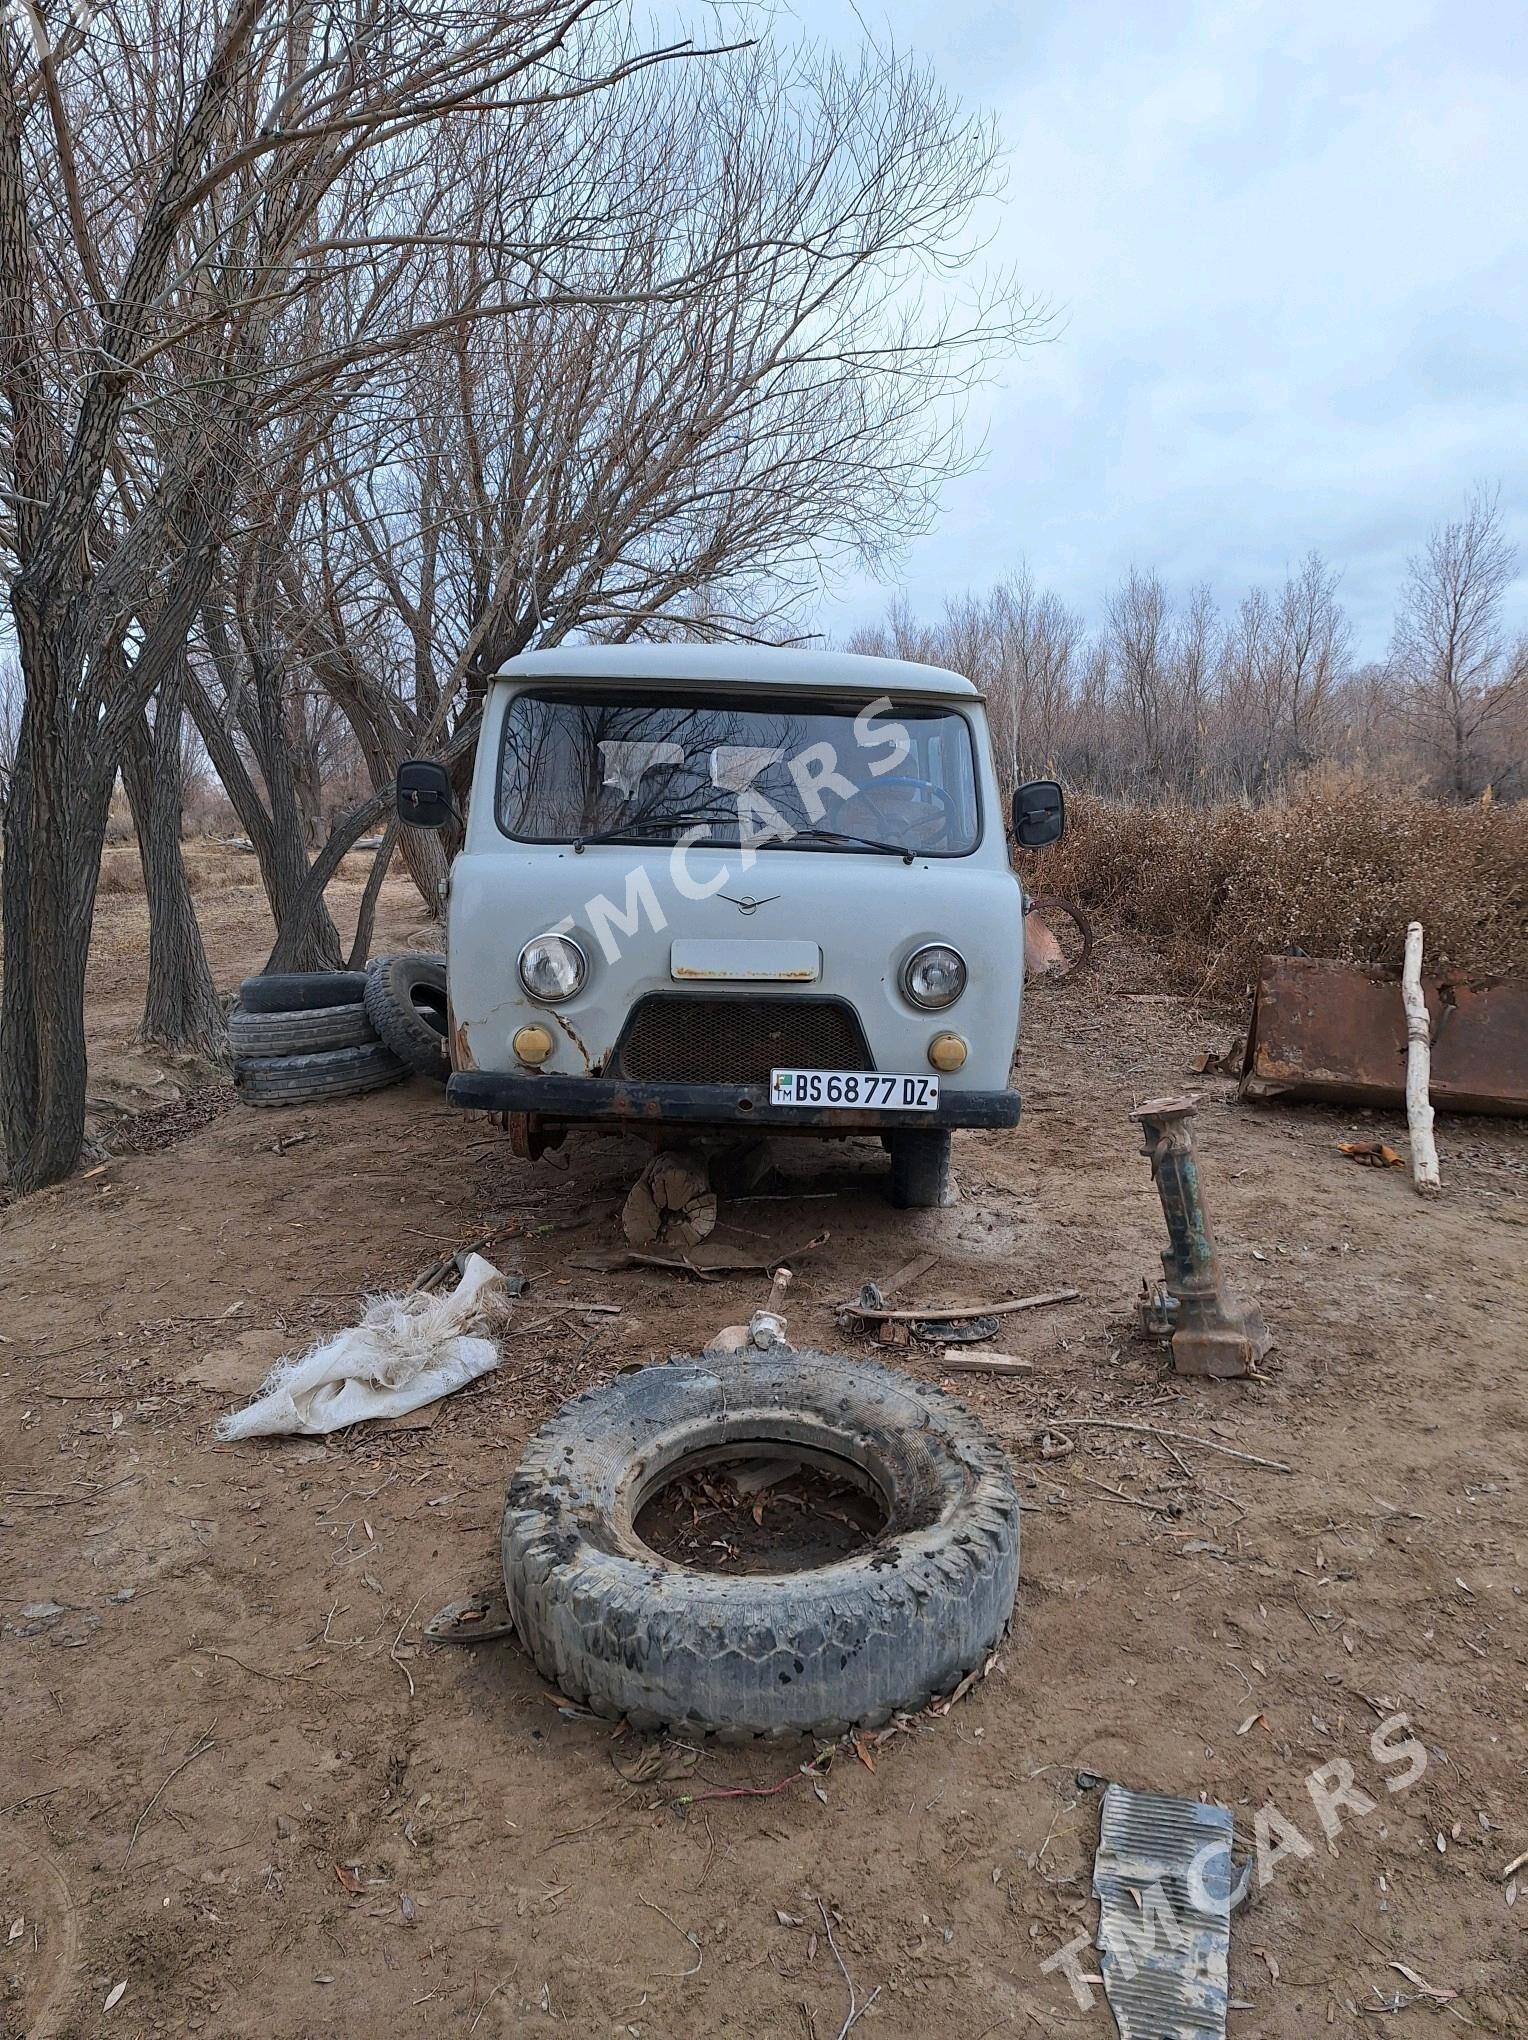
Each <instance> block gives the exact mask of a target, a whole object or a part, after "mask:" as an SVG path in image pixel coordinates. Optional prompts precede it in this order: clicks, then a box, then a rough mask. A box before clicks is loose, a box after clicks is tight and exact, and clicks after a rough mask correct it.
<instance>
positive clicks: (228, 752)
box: [186, 648, 340, 971]
mask: <svg viewBox="0 0 1528 2040" xmlns="http://www.w3.org/2000/svg"><path fill="white" fill-rule="evenodd" d="M214 658H215V659H216V658H217V651H216V648H214ZM219 664H220V667H221V661H220V662H219ZM222 677H223V685H224V687H225V689H226V688H227V687H228V686H229V684H230V682H229V676H228V674H227V672H226V671H224V672H223V676H222ZM186 699H187V705H188V706H189V708H190V710H191V715H192V718H193V720H194V721H195V723H196V727H197V729H198V730H199V731H200V732H201V738H202V742H203V743H204V744H205V745H206V746H207V755H208V757H209V758H210V759H211V760H212V764H213V769H214V771H215V772H216V773H217V775H218V778H219V779H220V780H221V782H222V785H223V790H224V792H225V793H226V794H227V795H228V798H229V800H230V801H231V802H232V803H233V808H234V812H235V813H236V814H237V815H238V817H239V820H240V821H241V822H242V823H243V824H244V833H245V834H246V835H247V836H248V837H249V840H250V842H251V843H252V844H253V845H254V849H255V855H256V857H257V858H258V859H259V863H260V878H261V882H262V884H263V885H264V887H265V897H266V899H267V900H268V901H269V903H270V909H271V919H272V921H273V922H274V923H275V925H276V927H277V928H278V929H280V928H282V927H284V926H287V925H288V924H289V923H291V924H293V925H294V927H295V920H294V909H295V907H296V904H297V902H298V900H299V899H300V898H301V897H302V894H303V886H304V883H305V881H306V879H307V875H308V859H307V854H306V852H305V851H304V848H303V843H302V831H301V828H300V826H299V825H297V824H296V821H295V817H296V813H297V803H296V796H295V794H289V799H288V801H285V802H283V801H281V800H279V799H278V798H277V797H276V796H274V795H273V796H272V807H273V808H279V809H280V810H281V812H282V813H283V814H284V815H286V816H287V817H288V826H286V827H285V828H283V827H281V826H279V825H278V823H277V822H276V821H274V820H273V819H272V816H271V814H270V813H268V812H267V810H266V808H265V806H264V803H263V802H262V801H261V798H260V792H259V789H258V788H257V787H256V785H255V782H254V780H253V779H252V778H251V777H250V774H249V772H248V771H247V770H246V768H245V764H244V760H243V758H242V757H241V756H240V755H239V748H238V746H237V744H236V743H235V742H234V740H233V734H232V732H231V731H230V730H229V728H228V725H227V724H226V723H225V722H224V721H223V719H222V717H221V716H220V715H219V713H218V710H217V706H216V704H215V703H214V702H213V700H212V699H211V697H210V696H209V695H208V694H207V693H206V691H205V690H204V689H203V688H202V687H201V685H200V684H199V683H198V682H197V681H195V680H194V678H193V679H190V680H189V681H188V685H187V689H186ZM284 756H285V753H284V751H282V752H278V753H277V754H276V755H275V756H273V757H271V758H269V759H267V758H264V757H262V758H261V760H260V771H261V777H262V778H264V779H265V780H266V782H267V787H268V788H269V787H270V785H271V784H272V782H273V781H274V782H279V781H280V777H281V770H282V760H283V757H284ZM288 953H289V954H290V955H291V956H292V957H293V958H294V961H293V962H292V963H291V964H289V965H284V966H283V968H287V969H291V970H298V971H301V970H337V969H338V968H339V964H340V938H339V931H338V930H337V929H336V927H335V925H334V922H333V921H332V919H331V918H330V915H329V910H328V908H327V907H326V906H325V905H324V902H323V899H322V897H320V898H319V899H318V900H317V901H316V902H314V903H313V904H312V905H311V907H310V909H309V910H308V911H307V912H306V913H305V914H304V916H303V917H302V931H301V939H295V938H294V941H293V942H292V943H291V944H290V945H289V949H288Z"/></svg>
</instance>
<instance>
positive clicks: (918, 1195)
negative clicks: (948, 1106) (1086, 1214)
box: [890, 1127, 950, 1211]
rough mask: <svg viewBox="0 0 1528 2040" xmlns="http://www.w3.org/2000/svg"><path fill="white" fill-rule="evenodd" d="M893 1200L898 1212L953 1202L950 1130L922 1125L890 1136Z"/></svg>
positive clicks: (934, 1208) (924, 1209)
mask: <svg viewBox="0 0 1528 2040" xmlns="http://www.w3.org/2000/svg"><path fill="white" fill-rule="evenodd" d="M890 1145H891V1201H892V1203H893V1204H894V1205H895V1206H896V1207H897V1209H898V1211H934V1210H936V1209H937V1208H938V1207H939V1206H940V1205H941V1204H948V1203H949V1201H950V1130H949V1128H948V1127H929V1128H926V1129H925V1128H923V1127H919V1128H918V1129H917V1130H916V1131H915V1132H913V1131H908V1132H902V1131H898V1132H896V1133H894V1134H893V1135H892V1136H891V1143H890Z"/></svg>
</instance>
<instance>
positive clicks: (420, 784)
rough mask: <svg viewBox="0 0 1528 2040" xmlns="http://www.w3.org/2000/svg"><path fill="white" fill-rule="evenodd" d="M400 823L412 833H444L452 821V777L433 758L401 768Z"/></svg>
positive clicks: (409, 762) (407, 762)
mask: <svg viewBox="0 0 1528 2040" xmlns="http://www.w3.org/2000/svg"><path fill="white" fill-rule="evenodd" d="M397 798H398V819H399V821H400V822H407V823H408V825H409V827H410V828H412V829H443V828H444V827H445V826H446V824H447V822H449V821H450V819H451V814H452V804H451V775H450V773H449V772H447V770H446V768H445V766H444V765H437V764H436V762H435V760H434V759H433V758H406V759H405V760H404V762H403V763H402V764H401V765H400V766H399V767H398V796H397Z"/></svg>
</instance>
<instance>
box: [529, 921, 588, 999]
mask: <svg viewBox="0 0 1528 2040" xmlns="http://www.w3.org/2000/svg"><path fill="white" fill-rule="evenodd" d="M588 975H589V959H588V958H587V957H586V956H585V955H584V952H583V951H582V950H581V949H580V948H579V946H578V944H577V943H576V942H575V941H574V940H573V938H572V937H571V936H570V935H533V936H532V937H531V939H530V941H529V942H527V943H526V945H525V947H524V948H523V949H522V950H521V951H520V982H521V984H522V985H524V987H525V989H526V990H527V991H528V992H529V993H530V995H531V997H532V998H533V999H539V1000H540V1001H541V1003H542V1005H544V1006H550V1005H553V1004H555V1002H556V1001H557V1000H558V999H571V998H574V997H576V995H577V994H578V993H579V992H581V991H582V990H583V988H584V979H585V978H586V977H587V976H588Z"/></svg>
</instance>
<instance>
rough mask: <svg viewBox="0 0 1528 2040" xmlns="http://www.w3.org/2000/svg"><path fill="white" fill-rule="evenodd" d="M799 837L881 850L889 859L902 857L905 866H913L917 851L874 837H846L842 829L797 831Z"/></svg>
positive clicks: (901, 844) (818, 841) (903, 844)
mask: <svg viewBox="0 0 1528 2040" xmlns="http://www.w3.org/2000/svg"><path fill="white" fill-rule="evenodd" d="M795 834H796V835H797V836H808V837H810V838H811V839H812V841H813V842H816V843H852V844H853V845H854V847H855V848H856V849H857V850H879V851H881V852H882V853H883V854H884V855H886V856H889V857H900V858H901V859H902V861H903V863H904V864H911V863H912V861H913V858H914V856H915V855H916V854H917V853H916V852H915V851H912V850H909V849H908V847H907V845H906V844H905V843H882V842H880V841H879V840H878V839H877V838H876V837H874V836H846V835H845V834H844V832H843V831H842V830H841V829H797V830H796V831H795Z"/></svg>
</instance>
